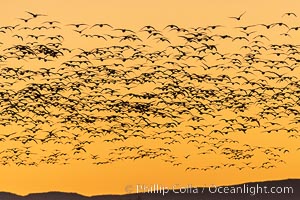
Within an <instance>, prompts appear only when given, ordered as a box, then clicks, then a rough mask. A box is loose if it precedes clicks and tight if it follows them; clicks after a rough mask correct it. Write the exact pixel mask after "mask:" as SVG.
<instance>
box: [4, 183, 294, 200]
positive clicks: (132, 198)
mask: <svg viewBox="0 0 300 200" xmlns="http://www.w3.org/2000/svg"><path fill="white" fill-rule="evenodd" d="M257 184H258V185H259V186H260V187H264V186H266V187H268V188H271V187H292V188H293V193H292V194H256V195H250V192H249V193H248V194H240V193H239V194H216V193H215V194H211V193H210V192H209V191H208V188H204V193H202V190H203V188H197V190H198V193H191V192H189V193H185V194H175V193H174V192H169V193H168V194H165V195H164V196H163V195H162V194H159V193H156V194H154V193H152V194H150V193H140V194H127V195H98V196H91V197H87V196H83V195H80V194H76V193H64V192H47V193H33V194H29V195H26V196H19V195H16V194H12V193H8V192H1V193H0V199H1V200H182V199H186V200H192V199H201V200H202V199H203V200H217V199H222V200H227V199H228V200H229V199H230V200H232V199H233V200H234V199H239V200H248V199H249V200H250V199H251V200H253V199H263V200H268V199H272V200H299V197H300V192H299V188H300V179H288V180H280V181H266V182H252V183H247V184H246V185H247V187H248V188H250V187H255V186H256V185H257ZM243 185H245V184H239V185H234V186H228V187H235V188H237V187H242V186H243ZM176 192H178V190H176Z"/></svg>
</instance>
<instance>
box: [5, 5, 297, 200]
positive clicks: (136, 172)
mask: <svg viewBox="0 0 300 200" xmlns="http://www.w3.org/2000/svg"><path fill="white" fill-rule="evenodd" d="M1 10H2V11H1V14H0V16H1V22H0V23H1V24H0V26H4V25H9V24H16V23H17V22H18V20H17V19H16V18H18V17H23V16H24V15H26V14H25V11H31V12H36V13H43V14H46V15H48V17H49V18H50V19H53V20H58V21H61V22H62V23H63V24H69V23H87V24H95V23H109V24H112V25H114V26H115V27H126V28H133V29H138V28H141V27H142V26H144V25H153V26H155V27H158V28H160V29H162V28H164V27H165V26H166V25H168V24H177V25H179V26H183V27H197V26H207V25H211V24H226V25H229V26H234V25H235V24H232V21H231V20H230V19H228V17H229V16H237V15H239V14H240V13H242V12H244V11H246V15H245V18H244V21H243V22H242V23H241V24H257V23H271V22H277V21H279V20H281V16H282V14H283V13H285V12H295V13H297V14H298V15H299V16H300V2H299V1H286V0H273V1H261V0H253V1H247V2H246V1H240V0H228V1H223V0H214V1H202V0H185V1H179V0H172V1H169V0H165V1H161V0H152V1H138V0H128V1H122V0H113V1H99V0H88V1H82V0H72V1H61V0H43V1H35V0H24V1H19V0H2V1H1ZM299 19H300V18H299V17H298V18H297V20H299ZM295 24H298V25H300V23H297V21H295ZM0 37H1V35H0ZM295 40H296V39H295ZM298 41H299V40H298ZM2 42H6V41H2ZM67 42H68V44H69V46H73V47H79V46H81V45H83V46H87V47H89V46H91V47H92V45H93V44H86V43H85V44H83V43H81V42H80V41H76V40H74V41H67ZM228 48H232V47H230V46H229V47H228ZM1 131H2V130H0V132H1ZM252 134H253V135H252V136H251V142H252V143H253V144H255V143H257V142H258V134H257V133H252ZM239 139H240V140H241V141H243V140H244V141H246V140H248V139H249V138H243V136H241V138H239ZM259 140H260V141H259V142H258V144H265V145H269V146H272V145H274V146H276V145H277V144H282V141H286V143H287V144H288V145H289V147H290V148H296V147H297V144H298V143H297V141H296V142H290V140H287V139H286V138H282V137H279V136H278V137H274V140H272V141H268V139H267V137H265V138H264V136H260V137H259ZM6 145H8V146H9V145H10V144H6ZM105 145H106V146H105ZM105 145H104V146H102V147H101V149H102V148H103V149H110V146H109V145H108V144H105ZM101 149H100V150H101ZM178 149H180V146H179V147H178ZM100 155H101V153H100ZM209 159H210V158H209V157H208V158H207V160H209ZM285 159H286V161H287V162H288V165H283V166H280V167H278V168H276V169H272V170H268V171H267V170H264V171H259V173H258V171H250V170H248V171H236V170H230V169H225V170H219V171H208V172H205V173H204V172H192V173H186V172H185V171H184V170H182V169H178V168H174V167H172V166H170V165H166V164H165V163H163V162H161V161H160V160H141V161H140V160H136V161H126V162H118V163H113V164H111V165H105V166H95V165H91V164H90V163H89V162H76V163H74V164H73V163H72V164H71V165H66V166H61V165H59V166H57V165H42V166H38V167H17V166H1V167H0V176H1V179H0V185H1V190H2V191H8V192H13V193H17V194H22V195H24V194H28V193H33V192H45V191H65V192H77V193H80V194H85V195H96V194H115V193H126V191H125V188H126V186H127V185H132V186H134V185H136V184H164V185H167V186H170V185H173V184H179V185H181V186H185V185H188V184H193V185H195V186H198V185H199V186H203V185H210V184H235V183H243V182H249V181H259V180H275V179H286V178H300V174H299V167H300V160H299V153H293V154H289V155H287V156H286V158H285ZM199 162H206V160H205V161H203V160H201V161H199ZM220 162H222V160H221V161H220Z"/></svg>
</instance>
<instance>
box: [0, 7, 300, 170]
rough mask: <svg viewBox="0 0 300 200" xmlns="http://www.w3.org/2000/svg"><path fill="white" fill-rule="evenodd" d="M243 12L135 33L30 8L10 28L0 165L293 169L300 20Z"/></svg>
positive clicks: (4, 54)
mask: <svg viewBox="0 0 300 200" xmlns="http://www.w3.org/2000/svg"><path fill="white" fill-rule="evenodd" d="M245 17H247V13H246V12H243V13H242V14H241V15H238V16H235V17H228V23H229V24H230V25H232V26H227V25H226V24H223V25H220V24H216V25H208V26H199V27H181V26H179V25H175V24H169V25H167V26H165V27H162V28H161V29H158V28H155V27H154V26H151V25H146V26H143V27H141V28H138V29H136V30H134V29H129V28H124V27H121V28H116V27H114V26H113V25H111V24H106V23H97V24H86V23H71V24H63V22H61V21H58V20H51V19H50V17H49V16H47V15H44V14H39V13H33V12H25V13H24V15H23V17H20V18H17V19H15V20H14V23H13V24H11V25H2V26H1V27H0V42H1V43H0V49H1V51H0V52H1V53H0V99H1V101H0V127H1V134H0V144H1V147H0V163H1V164H2V165H8V166H11V165H14V164H15V165H17V166H38V165H42V164H57V165H66V164H70V163H72V162H75V161H76V160H79V161H83V160H86V161H88V162H91V163H93V164H95V165H105V164H112V163H115V162H124V161H125V160H127V161H129V162H135V160H140V159H155V160H159V161H161V162H165V163H166V164H169V165H172V166H174V167H181V168H182V169H183V170H185V171H187V172H190V171H207V170H218V169H224V168H230V169H235V170H255V169H270V168H276V167H280V166H281V165H284V164H287V162H286V160H285V157H286V155H288V154H292V153H297V152H299V150H300V148H299V147H297V146H295V147H293V146H292V145H291V146H287V145H286V143H287V141H289V142H290V143H291V144H296V143H297V142H298V143H299V138H300V133H299V131H300V129H299V123H300V110H299V105H300V100H299V97H300V79H299V78H300V76H299V72H300V70H299V67H300V56H299V55H300V51H299V47H300V46H299V45H297V44H295V43H294V42H291V41H293V40H294V39H295V38H297V34H298V33H297V31H300V27H299V26H293V25H292V23H293V20H295V19H297V15H296V14H294V13H284V14H283V15H282V17H279V19H280V21H279V22H273V23H269V24H248V25H245V24H243V19H244V18H245ZM298 37H299V34H298ZM274 38H275V39H274ZM279 41H282V42H279ZM76 45H79V47H78V46H77V47H76ZM85 45H87V46H88V47H84V46H85ZM71 46H75V47H74V48H71ZM261 138H263V139H261ZM272 140H274V141H272ZM265 141H269V142H270V141H271V142H270V143H266V142H265Z"/></svg>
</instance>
